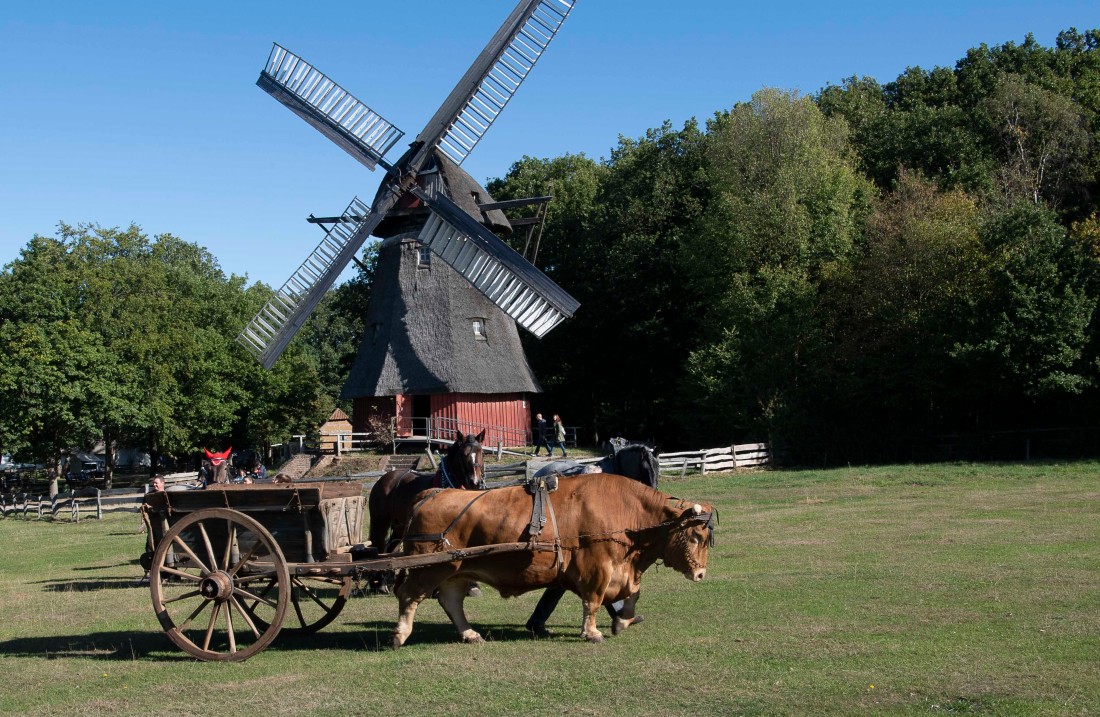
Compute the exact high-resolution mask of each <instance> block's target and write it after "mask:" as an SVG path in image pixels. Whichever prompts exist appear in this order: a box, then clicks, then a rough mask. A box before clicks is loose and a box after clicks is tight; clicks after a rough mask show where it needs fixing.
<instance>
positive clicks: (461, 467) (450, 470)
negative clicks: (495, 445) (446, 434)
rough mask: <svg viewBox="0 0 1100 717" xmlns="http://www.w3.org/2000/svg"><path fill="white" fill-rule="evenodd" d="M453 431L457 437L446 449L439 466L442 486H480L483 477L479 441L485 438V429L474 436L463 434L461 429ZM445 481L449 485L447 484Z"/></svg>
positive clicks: (468, 488) (468, 487)
mask: <svg viewBox="0 0 1100 717" xmlns="http://www.w3.org/2000/svg"><path fill="white" fill-rule="evenodd" d="M455 433H456V434H457V438H455V442H454V443H452V444H451V447H450V448H449V449H447V455H446V456H445V457H444V458H443V464H442V466H441V470H442V471H443V480H444V486H445V487H454V488H465V489H467V490H475V489H477V488H480V487H481V485H482V483H483V482H484V479H485V473H484V467H483V463H482V453H481V442H482V441H483V440H485V431H484V430H483V431H482V432H481V433H479V434H477V435H476V436H475V435H473V434H467V435H463V434H462V431H455ZM447 483H449V484H450V486H447Z"/></svg>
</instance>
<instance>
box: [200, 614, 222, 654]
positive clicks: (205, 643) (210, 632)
mask: <svg viewBox="0 0 1100 717" xmlns="http://www.w3.org/2000/svg"><path fill="white" fill-rule="evenodd" d="M221 608H222V606H221V603H214V610H213V612H211V613H210V624H209V625H208V626H207V627H206V639H204V640H203V641H202V649H203V650H205V651H206V652H209V651H210V637H211V636H212V635H213V634H214V625H215V624H216V623H217V622H218V613H219V612H221Z"/></svg>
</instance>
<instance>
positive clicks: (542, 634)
mask: <svg viewBox="0 0 1100 717" xmlns="http://www.w3.org/2000/svg"><path fill="white" fill-rule="evenodd" d="M524 627H526V628H527V632H529V633H530V634H531V637H533V638H535V639H543V640H545V639H546V638H549V637H553V636H554V633H553V631H552V630H549V629H548V628H547V627H546V625H535V624H532V623H527V624H526V625H525V626H524Z"/></svg>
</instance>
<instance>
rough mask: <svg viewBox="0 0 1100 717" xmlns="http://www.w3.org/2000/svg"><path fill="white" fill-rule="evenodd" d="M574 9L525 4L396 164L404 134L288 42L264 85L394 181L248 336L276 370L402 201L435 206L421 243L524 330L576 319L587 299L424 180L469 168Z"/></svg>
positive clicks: (335, 229)
mask: <svg viewBox="0 0 1100 717" xmlns="http://www.w3.org/2000/svg"><path fill="white" fill-rule="evenodd" d="M574 4H575V0H521V1H520V2H519V4H518V5H517V6H516V8H515V9H514V10H512V12H511V14H509V15H508V17H507V19H505V21H504V23H503V24H502V25H501V27H500V29H499V30H497V32H496V34H494V35H493V37H492V39H491V40H490V41H489V43H488V44H487V45H486V46H485V49H484V50H482V52H481V54H479V55H478V57H477V59H476V60H475V61H474V63H473V65H471V66H470V68H469V69H468V70H467V71H466V74H465V75H463V76H462V78H461V79H460V80H459V82H458V84H457V85H456V86H455V88H454V90H452V91H451V93H450V95H448V97H447V98H446V99H445V100H444V102H443V104H442V105H440V107H439V109H438V110H436V112H435V114H434V115H433V116H432V118H431V119H430V120H429V121H428V123H427V124H426V125H425V127H424V129H423V130H422V131H421V132H420V134H419V135H417V137H416V139H415V140H414V141H413V142H412V143H411V144H410V145H409V148H408V150H407V151H406V152H405V153H404V154H403V155H401V157H400V158H398V159H397V160H396V161H394V162H392V163H391V162H389V161H387V160H386V159H385V156H386V154H387V153H388V152H389V151H390V150H391V149H392V148H393V147H394V146H395V145H396V144H397V143H398V142H399V141H400V139H401V137H402V136H403V134H404V133H403V132H401V130H399V129H397V128H396V127H394V126H393V124H392V123H390V122H388V121H387V120H386V119H384V118H383V117H382V116H381V115H379V114H378V113H376V112H375V111H374V110H372V109H371V108H370V107H368V106H367V105H365V104H363V103H362V102H360V101H359V100H358V99H356V98H355V97H353V96H352V95H351V94H350V93H349V92H348V91H347V90H345V89H343V88H342V87H341V86H340V85H338V84H336V82H335V81H333V80H332V79H330V78H329V77H327V76H326V75H325V74H323V73H322V72H321V71H319V70H317V69H316V68H315V67H313V66H312V65H310V64H309V63H308V62H306V61H305V60H303V59H302V58H301V57H299V56H298V55H295V54H294V53H292V52H290V51H289V50H287V49H286V48H284V47H281V46H280V45H278V44H276V45H275V46H274V47H273V49H272V51H271V55H270V56H269V57H268V61H267V64H266V66H265V67H264V69H263V71H262V72H261V73H260V77H259V80H257V83H256V84H257V85H259V86H260V87H261V88H262V89H263V90H265V91H266V92H268V93H269V94H271V96H273V97H274V98H275V99H277V100H279V102H281V103H282V104H283V105H285V106H286V107H287V108H289V109H290V110H291V111H292V112H294V113H295V114H297V115H298V116H299V117H301V118H302V119H304V120H305V121H306V122H308V123H309V124H310V125H312V126H313V127H314V128H315V129H317V130H318V131H319V132H321V134H323V135H325V136H326V137H328V138H329V139H330V140H331V141H332V142H334V143H335V144H336V145H337V146H339V147H340V148H341V149H343V150H344V151H346V152H347V153H348V154H350V155H351V156H352V157H354V158H355V159H356V160H357V161H359V162H360V163H362V164H363V165H364V166H366V167H367V168H368V169H372V170H373V169H374V168H375V167H376V166H378V165H381V166H382V168H383V169H385V170H386V174H385V176H384V177H383V179H382V183H381V186H380V187H379V189H378V192H377V193H376V195H375V198H374V200H373V201H372V202H371V203H370V204H367V203H366V202H364V201H362V200H360V199H359V198H358V197H355V198H353V199H352V200H351V202H350V203H349V204H348V206H347V208H346V209H345V210H344V212H343V213H342V214H341V215H340V216H339V217H332V218H330V221H329V223H331V224H332V227H331V228H330V229H328V230H327V231H326V234H325V237H324V239H323V240H322V241H321V243H320V244H319V245H318V246H317V248H316V249H314V251H313V253H312V254H310V255H309V257H307V258H306V260H305V261H304V262H302V264H301V266H300V267H298V269H297V271H295V272H294V273H293V274H292V275H291V277H290V278H289V279H288V280H287V281H286V283H284V284H283V285H282V286H281V287H280V288H279V289H277V290H276V291H275V292H274V293H273V295H272V296H271V298H270V300H269V301H268V302H267V304H266V305H265V306H264V307H263V308H262V309H261V310H260V311H259V313H257V314H256V316H255V317H254V318H253V319H252V321H251V322H249V324H248V325H247V326H246V327H245V328H244V330H243V331H242V332H241V333H240V335H239V336H238V337H237V340H238V342H239V343H241V344H242V345H243V346H244V347H245V348H246V349H248V350H249V351H250V352H251V353H252V354H253V355H254V356H255V357H256V358H257V359H258V360H259V361H260V363H261V364H263V366H264V367H265V368H270V367H271V366H272V365H273V364H274V363H275V361H276V360H277V359H278V358H279V356H280V355H281V354H282V352H283V350H284V349H285V348H286V346H287V344H288V343H289V342H290V340H291V339H292V338H294V335H295V334H296V333H297V332H298V330H299V329H300V328H301V326H302V325H303V324H304V323H305V321H306V319H307V318H308V317H309V314H310V313H311V312H312V311H313V310H314V308H316V306H317V304H318V303H319V302H320V301H321V299H322V298H323V297H324V295H325V293H326V292H327V291H328V290H329V288H330V287H331V286H332V284H333V283H334V282H335V280H336V278H337V277H338V276H339V275H340V273H341V272H342V271H343V270H344V268H345V267H346V266H347V265H348V263H349V262H351V261H352V260H353V258H354V257H355V254H356V252H357V251H358V250H359V248H360V247H361V246H362V245H363V243H364V242H365V241H366V239H367V238H368V237H369V236H371V234H372V233H373V232H374V231H375V230H376V229H377V228H378V227H379V225H380V224H382V222H383V221H385V220H386V219H387V216H388V215H390V214H391V212H393V211H394V210H395V208H398V207H399V206H401V205H406V206H407V205H410V204H418V205H421V206H423V207H426V208H427V209H428V210H429V213H428V217H427V221H426V222H424V224H423V226H422V227H421V228H420V230H419V233H418V235H417V240H418V242H419V244H420V245H421V246H425V247H428V248H430V250H431V252H432V254H433V256H435V257H438V258H439V259H440V260H441V261H442V262H444V263H445V264H446V265H447V266H449V267H450V268H451V269H453V270H454V271H455V272H457V273H458V274H459V275H461V277H463V279H464V280H465V281H466V282H468V283H469V285H470V286H472V287H475V288H476V290H477V291H478V292H479V293H480V294H481V295H482V296H483V297H484V298H485V299H486V300H487V301H488V302H490V303H491V304H492V305H493V306H495V307H496V308H497V309H499V310H500V311H502V312H504V313H505V314H506V315H507V316H509V317H511V319H512V320H513V321H514V322H515V324H516V325H519V326H521V327H523V328H524V329H525V330H527V331H529V332H530V333H532V334H533V335H535V336H537V337H542V336H543V335H545V334H546V333H547V332H548V331H550V330H551V329H552V328H554V327H555V326H556V325H557V324H559V323H560V322H561V321H563V320H564V319H566V318H569V317H570V316H572V315H573V312H574V311H576V309H577V307H578V306H579V304H578V302H577V301H576V299H574V298H573V297H571V296H570V295H569V294H567V293H566V292H565V291H564V290H563V289H562V288H561V287H559V286H558V285H557V284H555V283H554V282H553V281H552V280H551V279H549V278H548V277H547V276H546V275H545V274H543V273H542V272H540V271H539V270H538V269H536V268H535V267H534V265H532V264H531V263H529V262H528V261H526V260H525V259H524V258H523V257H522V256H521V255H520V254H519V253H517V252H516V251H515V250H513V249H512V248H511V247H509V246H508V245H507V244H506V243H505V242H504V241H503V240H501V239H500V238H498V237H497V236H496V235H494V234H493V233H492V232H491V231H489V230H488V229H487V228H486V227H485V226H484V225H483V224H482V223H481V222H479V221H478V220H476V219H475V218H474V217H472V216H471V215H470V213H469V212H467V211H464V210H463V209H462V207H460V206H459V204H457V203H456V202H455V200H454V199H452V198H451V197H449V196H448V195H447V193H446V192H443V191H438V190H437V189H436V187H435V186H434V185H433V184H432V183H430V182H424V181H423V180H422V178H421V175H422V173H424V172H425V171H426V170H429V171H430V170H431V168H432V167H433V166H436V165H438V164H440V163H443V164H447V163H453V165H455V166H457V165H461V163H462V161H463V160H465V159H466V157H467V156H468V155H469V154H470V152H471V151H473V149H474V147H476V146H477V143H478V142H479V141H480V140H481V138H482V137H483V136H484V135H485V133H486V132H487V131H488V129H489V127H490V126H492V124H493V122H494V121H495V120H496V118H497V117H498V116H499V115H500V113H501V111H503V109H504V107H505V106H506V105H507V104H508V102H509V100H511V98H512V96H513V95H514V94H515V93H516V90H517V89H518V88H519V86H520V84H521V83H522V82H523V80H524V79H525V78H526V77H527V75H528V74H529V73H530V72H531V70H532V68H533V67H534V65H535V63H536V62H537V61H538V59H539V58H540V57H541V56H542V53H543V52H544V51H545V50H546V48H547V46H548V45H549V44H550V42H551V40H553V39H554V36H555V35H556V34H557V32H558V30H559V29H560V27H561V25H562V23H563V22H564V21H565V19H566V18H567V17H568V15H569V13H570V11H571V10H572V9H573V6H574ZM462 174H465V173H464V172H463V173H462ZM466 176H468V175H466ZM482 209H484V207H482ZM383 268H384V265H380V268H379V270H380V271H381V270H382V269H383Z"/></svg>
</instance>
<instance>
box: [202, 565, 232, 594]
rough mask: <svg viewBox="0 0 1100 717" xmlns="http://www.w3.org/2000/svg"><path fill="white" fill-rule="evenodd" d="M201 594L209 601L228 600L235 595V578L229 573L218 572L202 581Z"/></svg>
mask: <svg viewBox="0 0 1100 717" xmlns="http://www.w3.org/2000/svg"><path fill="white" fill-rule="evenodd" d="M199 592H200V593H202V596H203V597H204V598H206V599H207V600H228V599H229V596H230V595H232V594H233V578H232V577H230V576H229V573H225V572H222V571H220V570H219V571H218V572H216V573H210V574H209V575H207V576H206V577H205V578H203V579H202V584H200V585H199Z"/></svg>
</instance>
